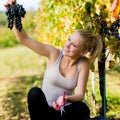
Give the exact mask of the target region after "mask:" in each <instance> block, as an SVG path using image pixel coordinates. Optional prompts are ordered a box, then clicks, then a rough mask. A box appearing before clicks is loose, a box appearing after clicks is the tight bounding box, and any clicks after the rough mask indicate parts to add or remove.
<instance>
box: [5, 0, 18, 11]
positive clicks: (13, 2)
mask: <svg viewBox="0 0 120 120" xmlns="http://www.w3.org/2000/svg"><path fill="white" fill-rule="evenodd" d="M14 4H16V0H8V1H7V3H5V4H4V6H5V8H6V9H8V8H9V6H10V5H14Z"/></svg>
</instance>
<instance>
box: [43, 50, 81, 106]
mask: <svg viewBox="0 0 120 120" xmlns="http://www.w3.org/2000/svg"><path fill="white" fill-rule="evenodd" d="M62 56H63V54H62V50H60V54H59V56H58V58H57V60H56V62H55V64H54V65H52V66H51V67H49V68H47V69H46V71H45V75H44V79H43V84H42V90H43V92H44V94H45V96H46V100H47V102H48V104H49V106H52V102H53V101H55V100H57V99H58V97H59V96H61V95H63V92H64V91H66V95H72V94H73V93H74V89H75V87H76V85H77V81H78V74H79V65H80V60H79V62H78V69H77V73H76V75H75V77H74V79H69V80H68V79H67V78H65V77H64V76H62V74H61V73H60V71H59V65H60V61H61V58H62Z"/></svg>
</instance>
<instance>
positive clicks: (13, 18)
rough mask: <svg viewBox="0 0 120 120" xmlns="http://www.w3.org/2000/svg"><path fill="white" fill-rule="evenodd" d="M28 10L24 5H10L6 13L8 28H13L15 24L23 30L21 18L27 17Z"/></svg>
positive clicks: (19, 29)
mask: <svg viewBox="0 0 120 120" xmlns="http://www.w3.org/2000/svg"><path fill="white" fill-rule="evenodd" d="M25 14H26V11H25V9H24V8H23V6H22V5H19V4H16V5H10V7H9V8H8V10H7V12H6V15H7V20H8V28H9V29H12V28H13V25H14V24H15V27H16V29H18V31H21V30H22V21H21V18H22V17H23V18H24V17H25Z"/></svg>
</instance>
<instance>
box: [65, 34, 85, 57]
mask: <svg viewBox="0 0 120 120" xmlns="http://www.w3.org/2000/svg"><path fill="white" fill-rule="evenodd" d="M83 49H84V41H83V40H82V39H81V37H80V35H79V33H77V32H75V33H74V34H72V35H71V36H70V37H69V38H68V41H67V42H66V43H65V46H64V49H63V55H66V56H70V57H72V58H73V57H74V58H75V57H80V56H81V54H82V53H83Z"/></svg>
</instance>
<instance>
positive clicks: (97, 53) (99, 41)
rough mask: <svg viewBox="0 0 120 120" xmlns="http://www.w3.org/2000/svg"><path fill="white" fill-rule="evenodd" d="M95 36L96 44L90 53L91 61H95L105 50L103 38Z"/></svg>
mask: <svg viewBox="0 0 120 120" xmlns="http://www.w3.org/2000/svg"><path fill="white" fill-rule="evenodd" d="M93 36H94V37H93V38H94V40H95V42H94V45H93V48H92V49H91V51H90V60H91V61H94V60H95V59H96V58H97V57H99V56H100V54H101V51H102V48H103V44H102V39H101V36H100V35H99V34H95V35H93Z"/></svg>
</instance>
